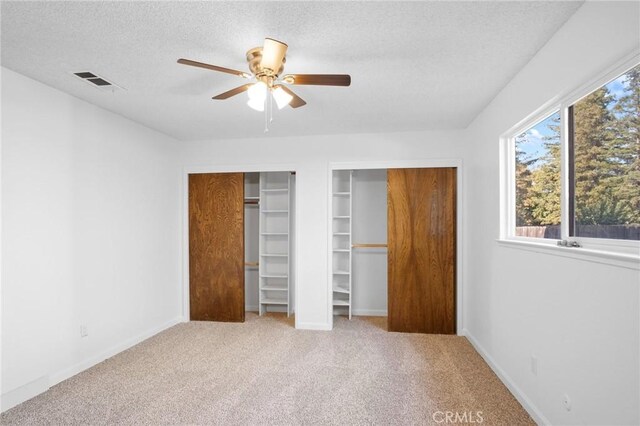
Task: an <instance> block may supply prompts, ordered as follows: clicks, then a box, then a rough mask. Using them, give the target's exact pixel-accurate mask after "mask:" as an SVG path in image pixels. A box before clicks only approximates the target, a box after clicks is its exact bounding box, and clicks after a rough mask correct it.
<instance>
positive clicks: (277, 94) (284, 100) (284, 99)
mask: <svg viewBox="0 0 640 426" xmlns="http://www.w3.org/2000/svg"><path fill="white" fill-rule="evenodd" d="M271 93H272V94H273V99H275V101H276V105H278V109H282V108H284V107H286V106H287V105H289V103H290V102H291V100H292V99H293V96H291V95H290V94H288V93H287V92H285V91H284V90H282V87H276V88H275V89H273V91H272V92H271Z"/></svg>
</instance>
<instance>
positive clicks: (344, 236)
mask: <svg viewBox="0 0 640 426" xmlns="http://www.w3.org/2000/svg"><path fill="white" fill-rule="evenodd" d="M332 198H333V200H332V205H333V206H332V208H333V215H332V232H333V236H332V238H333V247H332V257H333V277H332V280H333V311H334V314H335V315H345V316H348V317H349V318H351V317H352V316H353V315H369V316H386V315H387V248H386V247H387V171H386V169H372V170H335V171H334V172H333V185H332Z"/></svg>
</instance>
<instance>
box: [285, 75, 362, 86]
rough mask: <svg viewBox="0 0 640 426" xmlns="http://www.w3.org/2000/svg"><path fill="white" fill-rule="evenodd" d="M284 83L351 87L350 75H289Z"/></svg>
mask: <svg viewBox="0 0 640 426" xmlns="http://www.w3.org/2000/svg"><path fill="white" fill-rule="evenodd" d="M282 81H284V82H285V83H289V84H299V85H314V86H350V85H351V76H350V75H349V74H287V75H285V76H284V77H282Z"/></svg>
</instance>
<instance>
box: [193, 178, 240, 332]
mask: <svg viewBox="0 0 640 426" xmlns="http://www.w3.org/2000/svg"><path fill="white" fill-rule="evenodd" d="M189 295H190V311H191V319H192V320H195V321H233V322H243V321H244V175H243V174H242V173H207V174H192V175H189Z"/></svg>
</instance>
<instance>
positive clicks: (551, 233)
mask: <svg viewBox="0 0 640 426" xmlns="http://www.w3.org/2000/svg"><path fill="white" fill-rule="evenodd" d="M516 235H517V236H520V237H535V238H552V239H560V225H550V226H517V227H516ZM576 236H577V237H585V238H610V239H614V240H640V225H576Z"/></svg>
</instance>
